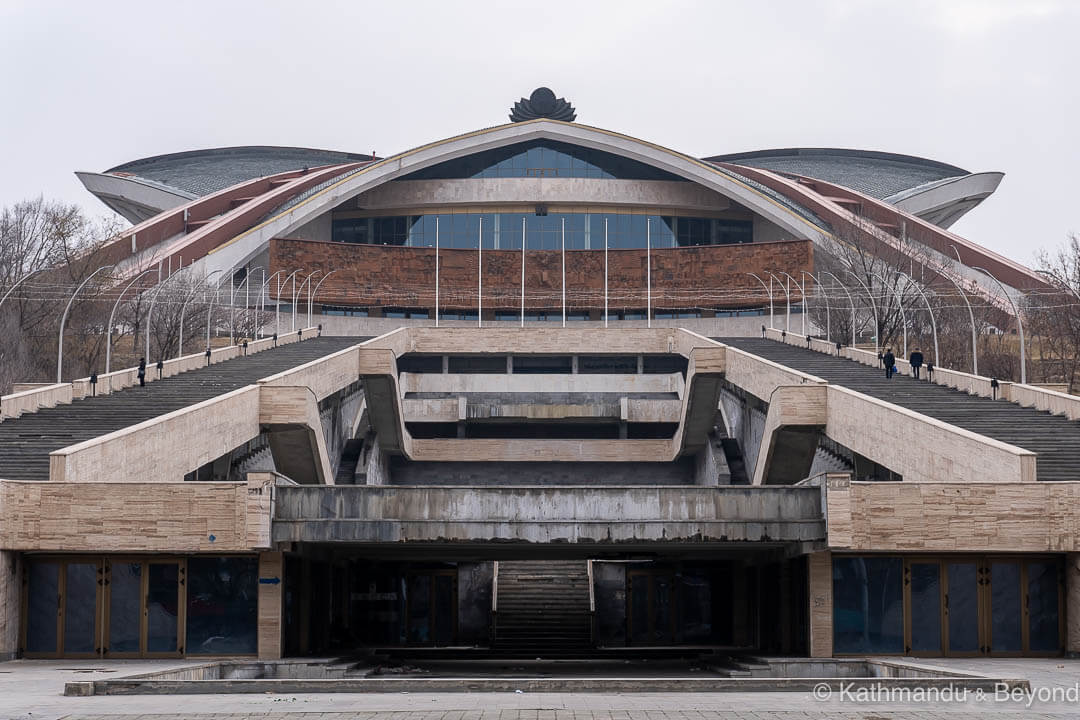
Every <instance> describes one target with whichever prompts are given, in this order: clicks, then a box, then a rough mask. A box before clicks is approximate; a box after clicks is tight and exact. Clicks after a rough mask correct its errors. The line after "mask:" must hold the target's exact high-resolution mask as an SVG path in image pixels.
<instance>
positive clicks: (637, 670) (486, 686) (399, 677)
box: [64, 657, 1030, 696]
mask: <svg viewBox="0 0 1080 720" xmlns="http://www.w3.org/2000/svg"><path fill="white" fill-rule="evenodd" d="M823 686H827V687H828V688H829V689H830V690H832V691H833V692H839V691H840V690H841V689H842V688H844V689H846V690H848V691H852V692H854V691H857V690H859V689H863V688H866V689H874V690H880V689H882V688H910V689H912V690H914V689H917V688H920V689H923V690H924V691H930V690H936V691H944V690H950V691H952V692H957V691H960V690H966V691H978V690H983V691H988V692H993V691H995V689H999V688H1009V689H1010V690H1011V689H1014V688H1022V689H1028V688H1029V687H1030V684H1029V682H1028V681H1027V680H1025V679H1022V678H1005V677H990V676H986V675H980V674H976V673H968V672H956V671H951V670H945V669H943V668H938V667H934V666H930V665H922V664H918V663H911V662H904V661H895V660H878V659H857V658H850V659H848V658H845V659H811V658H758V657H739V658H728V657H703V658H698V659H695V660H688V661H674V660H669V661H656V662H649V661H647V660H645V661H642V660H638V661H633V660H617V661H613V660H611V659H610V658H609V659H596V660H587V659H572V660H551V659H546V660H541V659H536V660H523V659H511V660H494V659H485V660H467V661H459V662H455V661H442V662H424V661H417V662H402V661H398V662H395V663H390V664H385V663H379V662H376V661H371V660H367V661H363V660H362V661H355V660H341V659H334V660H329V659H328V660H303V661H296V660H281V661H264V662H262V661H244V660H238V661H215V662H208V663H205V664H202V665H193V666H186V667H182V668H176V669H171V670H163V671H159V672H152V673H145V674H140V675H130V676H127V677H118V678H109V679H105V680H92V681H85V682H83V681H79V682H69V683H67V685H66V686H65V688H64V694H65V695H73V696H86V695H190V694H217V693H271V694H285V693H291V694H296V693H403V692H408V693H425V692H430V693H448V692H468V693H481V692H492V693H495V692H504V693H505V692H508V693H514V692H523V693H541V692H544V693H553V692H563V693H584V692H597V693H655V692H814V691H817V692H820V691H821V689H822V687H823Z"/></svg>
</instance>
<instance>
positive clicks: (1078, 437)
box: [715, 338, 1080, 481]
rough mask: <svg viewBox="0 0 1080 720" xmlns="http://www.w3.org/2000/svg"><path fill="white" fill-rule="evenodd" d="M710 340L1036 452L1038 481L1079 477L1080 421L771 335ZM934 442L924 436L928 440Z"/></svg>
mask: <svg viewBox="0 0 1080 720" xmlns="http://www.w3.org/2000/svg"><path fill="white" fill-rule="evenodd" d="M715 339H716V340H719V341H720V342H723V343H725V344H727V345H731V346H733V347H737V348H739V349H740V350H745V351H746V352H749V353H753V354H754V355H757V356H758V357H762V358H765V359H766V360H772V361H773V362H777V363H780V364H781V365H786V366H787V367H790V368H794V369H796V370H801V371H803V372H806V373H810V374H811V375H816V376H817V377H820V378H821V379H823V380H826V381H828V382H829V383H832V384H834V385H841V386H843V387H846V388H850V389H851V390H855V391H857V392H861V393H863V394H865V395H869V396H871V397H875V398H878V399H879V400H884V401H885V402H889V403H892V404H894V405H899V406H900V407H904V408H907V409H909V410H913V411H915V412H918V413H922V414H923V415H928V416H930V417H932V418H936V419H938V420H941V421H942V422H947V423H951V424H952V425H956V426H957V427H961V428H964V429H965V430H970V431H971V432H975V433H979V434H980V435H985V436H986V437H990V438H994V439H995V440H1000V441H1001V442H1005V443H1009V444H1011V445H1015V446H1017V447H1020V448H1023V449H1025V450H1030V451H1031V452H1034V453H1036V455H1037V456H1038V457H1037V463H1036V473H1037V478H1038V479H1039V480H1040V481H1065V480H1080V422H1077V421H1074V420H1069V419H1067V418H1064V417H1061V416H1058V415H1051V414H1050V413H1046V412H1041V411H1039V410H1035V409H1033V408H1025V407H1020V406H1019V405H1016V404H1014V403H1011V402H1006V401H1004V400H991V399H990V398H984V397H980V396H978V395H969V394H967V393H965V392H961V391H959V390H954V389H952V388H947V387H945V386H943V385H935V384H933V383H930V382H926V381H925V380H915V379H913V378H911V377H909V376H903V375H896V376H894V377H893V378H892V379H891V380H886V379H885V371H884V370H878V369H876V368H871V367H868V366H866V365H862V364H860V363H857V362H855V361H853V360H847V359H846V358H839V357H836V356H832V355H826V354H824V353H819V352H816V351H814V350H806V349H804V348H800V347H795V346H793V345H786V344H784V343H780V342H777V341H774V340H764V339H759V338H715ZM933 442H934V439H933V438H927V443H931V444H932V443H933ZM947 479H948V478H942V480H947Z"/></svg>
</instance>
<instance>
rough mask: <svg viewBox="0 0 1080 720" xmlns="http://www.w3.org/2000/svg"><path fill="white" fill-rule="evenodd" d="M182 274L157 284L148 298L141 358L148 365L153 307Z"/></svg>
mask: <svg viewBox="0 0 1080 720" xmlns="http://www.w3.org/2000/svg"><path fill="white" fill-rule="evenodd" d="M188 267H190V266H188ZM182 274H183V273H182V272H181V271H177V272H175V273H173V274H172V275H170V276H169V277H167V278H165V279H164V280H162V281H161V282H159V283H158V286H157V287H156V288H154V296H153V297H152V298H150V307H149V309H147V311H146V354H145V355H144V356H143V359H144V360H145V361H146V362H148V363H149V362H150V321H151V320H152V319H153V317H154V305H155V304H156V303H157V299H158V295H160V294H161V291H162V290H163V289H165V286H166V285H167V284H168V283H169V281H170V280H172V279H173V278H176V277H180V276H181V275H182ZM158 350H159V351H160V350H161V348H158Z"/></svg>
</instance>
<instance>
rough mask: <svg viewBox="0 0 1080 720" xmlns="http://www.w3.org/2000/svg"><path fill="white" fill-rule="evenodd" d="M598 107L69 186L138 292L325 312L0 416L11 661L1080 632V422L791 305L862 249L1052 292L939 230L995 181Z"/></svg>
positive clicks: (1068, 645) (2, 623) (1007, 645)
mask: <svg viewBox="0 0 1080 720" xmlns="http://www.w3.org/2000/svg"><path fill="white" fill-rule="evenodd" d="M575 120H576V111H575V110H574V108H572V107H571V106H570V105H569V103H567V102H566V101H565V100H562V99H558V98H556V97H555V96H554V94H553V93H551V92H550V91H547V90H546V89H543V88H541V89H539V90H537V91H536V92H534V93H533V94H532V95H531V96H530V98H528V99H524V98H523V99H522V100H521V101H520V102H519V103H517V104H516V105H515V107H514V109H513V111H512V115H511V122H510V123H509V124H506V125H500V126H497V127H494V128H489V129H486V130H480V131H477V132H473V133H468V134H465V135H460V136H457V137H453V138H449V139H446V140H442V141H438V142H434V143H430V144H428V145H423V146H420V147H418V148H416V149H413V150H410V151H407V152H403V153H399V154H396V155H393V156H390V157H387V158H378V157H374V156H373V155H359V154H348V153H337V152H328V151H311V150H305V149H297V148H285V149H282V148H231V149H223V150H214V151H197V152H194V153H181V154H178V155H169V156H161V157H157V158H148V159H145V160H140V161H136V162H133V163H129V164H127V165H123V166H119V167H117V168H114V169H112V170H110V171H108V172H106V173H101V174H90V173H86V174H81V175H80V177H81V178H82V179H83V181H84V183H85V184H86V185H87V187H88V188H89V189H90V190H91V191H92V192H94V193H95V194H97V195H98V196H99V197H101V198H102V199H103V200H104V201H105V202H106V203H107V204H109V206H110V207H112V208H114V209H116V210H117V211H118V212H121V213H122V214H124V215H125V216H127V217H129V219H131V220H132V222H134V223H136V224H135V225H134V226H133V227H132V228H130V229H129V230H127V231H125V232H124V233H123V234H122V235H121V237H119V238H118V239H117V240H116V241H115V242H114V243H112V244H111V245H110V246H109V247H108V248H107V249H106V251H105V252H106V253H107V254H108V255H109V258H110V260H111V261H112V262H115V263H116V264H117V267H118V268H120V269H121V270H122V272H126V273H128V274H130V275H132V276H134V275H135V274H136V273H138V272H143V271H144V270H146V269H148V268H154V267H156V268H160V270H159V273H158V274H157V277H156V278H154V282H155V283H168V282H169V281H170V279H171V278H172V277H188V278H190V277H206V276H207V275H208V274H209V273H215V272H216V273H218V274H219V275H221V276H222V277H224V278H225V283H226V287H227V283H229V282H232V283H233V286H234V289H235V288H236V287H237V286H239V285H240V284H241V283H245V282H250V284H251V286H252V287H258V288H259V290H258V292H257V293H254V297H255V299H252V296H251V295H249V296H248V297H246V298H245V300H244V307H245V309H247V308H250V307H252V306H253V305H254V304H255V303H267V304H269V306H271V307H272V306H273V305H275V304H277V305H279V306H286V307H287V308H288V309H289V310H294V309H295V308H297V307H303V305H307V306H308V307H310V308H311V311H310V312H311V317H312V318H313V319H312V321H311V322H310V323H306V322H302V323H301V325H300V326H298V327H293V326H292V325H290V326H289V328H283V327H281V326H280V324H276V325H275V327H274V328H273V329H272V337H268V338H266V339H249V341H247V342H245V343H243V344H240V345H233V346H229V347H225V348H221V349H217V350H214V351H212V352H211V354H210V357H209V358H207V357H205V356H204V355H203V354H201V353H200V354H198V355H195V356H189V357H184V358H179V359H177V360H171V361H167V362H165V363H163V365H162V372H161V373H160V377H151V378H150V379H151V382H149V383H148V384H147V385H146V386H145V387H139V386H138V385H137V383H136V381H135V373H134V370H133V369H126V370H121V371H117V372H113V373H108V374H100V375H98V376H96V383H95V384H94V385H93V386H91V384H90V382H89V379H77V380H74V381H72V382H70V383H58V384H56V385H50V386H46V387H36V388H30V389H27V390H24V391H22V392H20V393H16V394H14V395H11V396H7V397H4V398H3V399H2V400H0V417H2V421H0V653H2V654H3V655H4V656H8V657H10V656H16V655H21V656H25V657H57V656H60V657H102V658H113V657H115V658H123V657H183V656H186V657H196V656H223V655H225V656H234V655H257V656H258V657H262V658H277V657H283V656H305V655H327V654H347V653H352V652H356V651H358V650H360V649H363V648H368V649H370V648H380V647H409V646H418V647H431V646H435V647H453V646H478V647H491V648H495V649H499V650H506V651H515V652H520V651H529V652H533V651H535V652H537V653H559V652H568V651H575V652H578V651H581V650H583V649H586V648H597V647H603V648H611V647H657V646H681V647H689V646H692V647H702V648H723V649H727V650H730V651H731V652H745V653H772V654H790V655H804V656H805V655H809V656H815V657H827V656H833V655H838V656H842V655H862V654H889V655H895V654H908V655H915V656H935V655H971V656H976V655H986V656H1009V655H1060V654H1063V653H1067V652H1077V651H1080V544H1078V543H1080V541H1078V532H1080V476H1078V475H1077V471H1076V467H1078V465H1077V464H1076V463H1077V461H1078V460H1080V457H1078V456H1080V450H1074V448H1080V424H1078V422H1077V421H1078V420H1080V399H1077V398H1075V397H1072V396H1069V395H1065V394H1062V393H1056V392H1054V391H1050V390H1046V389H1044V388H1038V387H1034V386H1029V385H1024V384H1020V383H1017V384H1010V383H994V384H993V386H992V383H991V380H990V379H989V378H985V377H980V376H977V375H973V374H969V373H965V372H962V371H960V370H959V369H950V368H946V367H942V368H937V369H936V370H935V372H934V373H932V374H931V377H930V378H924V379H922V380H916V379H914V378H911V377H909V376H907V374H906V373H905V374H904V376H902V377H899V378H895V379H893V380H888V381H886V380H885V379H884V378H883V377H880V376H879V373H878V371H877V362H878V360H877V357H876V355H875V353H873V352H869V351H866V350H861V349H859V348H857V347H853V346H850V345H847V344H846V343H844V344H842V345H843V346H841V345H837V344H836V343H835V342H833V341H832V339H821V338H815V337H811V336H806V335H803V334H801V333H798V332H795V330H796V329H797V328H796V326H795V325H794V323H792V322H791V321H790V319H787V320H785V319H781V315H782V314H783V313H784V312H787V307H789V306H794V307H795V309H796V310H798V309H800V306H801V304H802V301H803V294H804V293H805V294H806V295H807V298H808V299H809V298H811V297H812V295H811V290H812V289H813V287H814V285H815V284H816V283H817V280H818V277H817V276H818V275H819V271H820V270H821V269H822V268H823V264H822V263H823V262H824V261H825V259H827V258H830V257H836V256H838V255H840V254H842V252H843V248H844V247H845V244H850V243H853V242H856V241H857V242H858V243H860V244H863V245H865V246H870V247H881V248H889V249H891V250H893V251H896V252H905V253H909V254H910V260H911V262H912V263H913V264H914V263H918V264H919V267H920V268H921V271H922V276H923V277H926V276H928V275H929V276H940V277H942V278H945V279H947V280H949V281H951V282H957V283H962V284H964V286H965V287H966V288H968V289H969V291H970V292H972V293H977V294H982V295H983V296H984V297H986V298H987V299H988V300H990V301H994V300H995V299H996V301H997V302H1002V299H1001V298H1000V296H999V295H997V294H996V293H999V292H1000V290H999V288H998V286H997V285H994V284H991V283H989V282H988V281H987V280H986V277H985V276H984V275H983V274H982V273H981V272H979V271H977V270H975V268H976V267H979V268H985V269H987V270H989V271H990V272H992V273H993V275H994V276H995V277H996V278H998V279H999V280H1000V281H1001V282H1002V283H1004V284H1005V285H1006V286H1008V287H1011V288H1017V289H1024V288H1031V287H1036V286H1038V285H1039V284H1040V283H1042V282H1043V281H1042V280H1040V278H1039V276H1038V275H1037V274H1035V273H1034V272H1032V271H1031V270H1029V269H1027V268H1024V267H1023V266H1021V265H1019V264H1017V263H1014V262H1012V261H1010V260H1008V259H1006V258H1001V257H999V256H996V255H994V254H992V253H990V252H988V251H986V250H984V249H982V248H980V247H979V246H978V245H976V244H974V243H972V242H970V241H967V240H964V239H962V238H959V237H957V236H955V235H953V234H951V233H949V232H948V230H947V227H948V226H949V225H950V224H951V223H952V222H953V221H955V219H956V218H957V217H959V215H960V214H962V213H963V212H966V211H967V210H969V209H971V208H972V207H974V206H975V205H977V204H978V202H980V201H981V200H982V199H984V198H985V197H987V196H988V195H989V194H990V193H991V192H992V191H993V189H994V187H996V183H997V181H998V180H1000V175H999V174H994V173H978V174H973V173H968V172H967V171H964V170H961V169H960V168H957V167H954V166H950V165H945V164H942V163H937V162H934V161H928V160H922V159H918V158H911V157H906V156H898V155H890V154H886V153H863V152H854V151H840V150H777V151H763V152H759V153H748V154H744V155H738V156H731V155H727V156H717V157H714V158H708V159H696V158H692V157H689V156H687V155H684V154H681V153H678V152H675V151H672V150H668V149H666V148H662V147H659V146H657V145H654V144H651V143H648V142H644V141H641V140H637V139H634V138H630V137H628V136H625V135H621V134H618V133H614V132H611V131H607V130H601V129H598V128H592V127H589V126H586V125H581V124H579V123H577V122H575ZM151 276H153V274H151ZM253 279H254V280H253ZM162 287H163V286H162ZM770 305H772V306H773V311H774V312H773V313H772V314H771V315H770V312H769V306H770ZM781 307H783V311H781V310H780V308H781ZM300 318H301V319H302V320H306V316H305V315H303V314H302V313H301V314H300ZM766 325H768V326H769V327H766ZM267 330H268V331H267V333H266V334H267V335H270V334H271V329H270V328H267ZM819 330H820V329H819V328H815V327H813V325H812V324H811V326H810V328H809V331H810V333H809V334H810V335H813V334H814V332H816V331H819ZM900 364H901V366H902V367H901V369H902V370H906V368H905V367H904V362H903V361H901V363H900Z"/></svg>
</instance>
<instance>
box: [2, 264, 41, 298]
mask: <svg viewBox="0 0 1080 720" xmlns="http://www.w3.org/2000/svg"><path fill="white" fill-rule="evenodd" d="M43 270H44V268H42V270H31V271H30V272H28V273H26V274H25V275H23V276H22V277H21V278H19V279H18V280H16V281H15V284H14V285H12V286H11V287H9V288H8V289H7V292H5V293H4V296H3V297H0V307H3V306H4V301H5V300H7V299H8V297H9V296H10V295H11V293H13V292H15V288H17V287H19V286H20V285H22V284H23V282H25V281H26V280H29V279H30V278H31V277H33V276H34V275H37V274H38V273H39V272H42V271H43Z"/></svg>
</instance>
